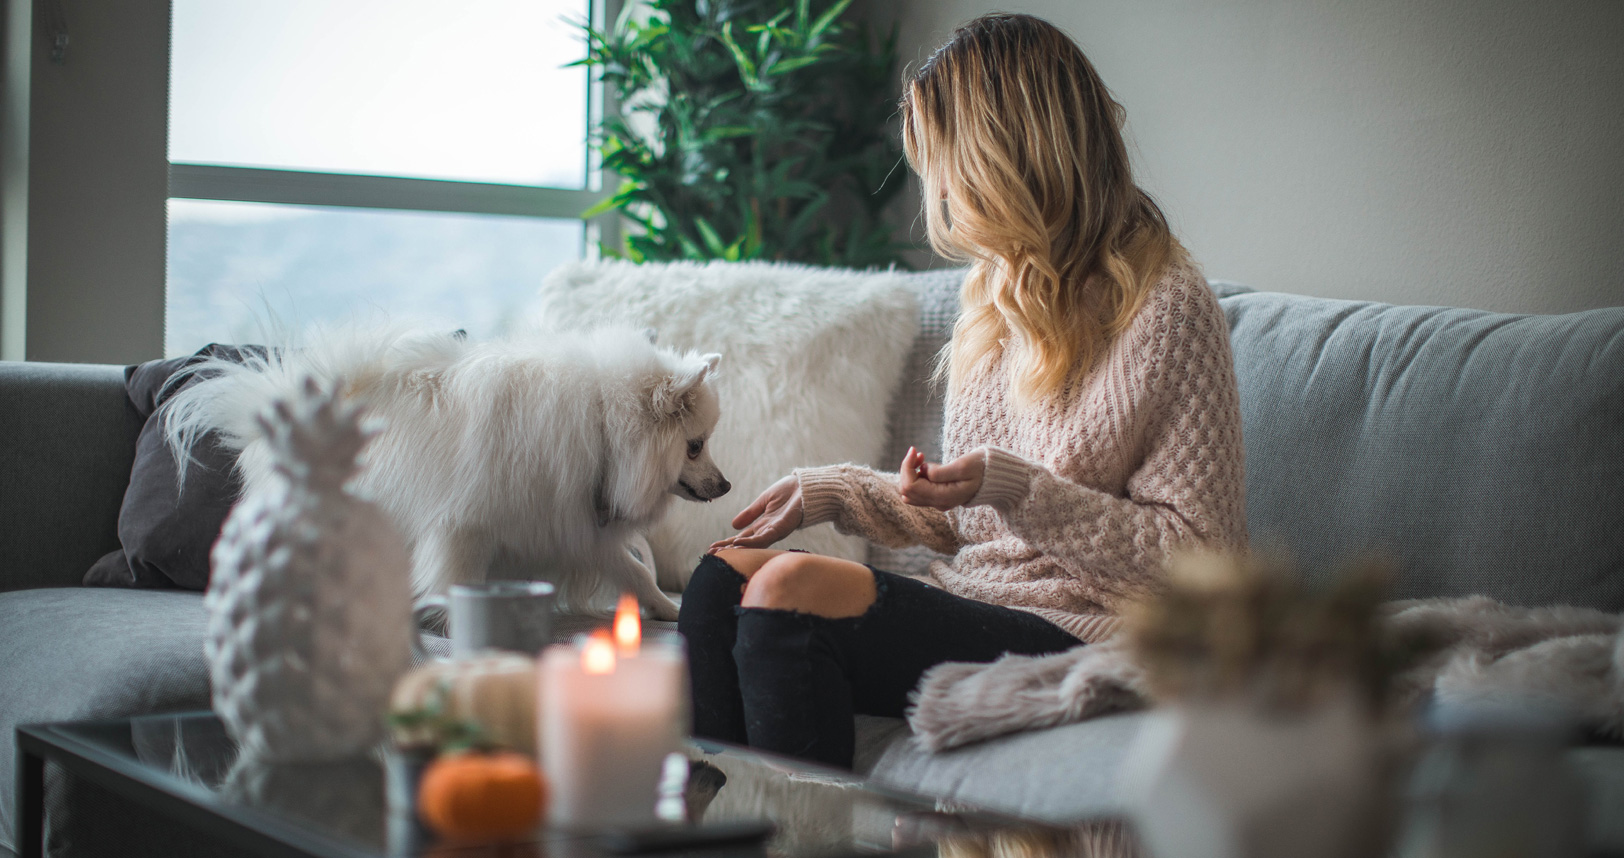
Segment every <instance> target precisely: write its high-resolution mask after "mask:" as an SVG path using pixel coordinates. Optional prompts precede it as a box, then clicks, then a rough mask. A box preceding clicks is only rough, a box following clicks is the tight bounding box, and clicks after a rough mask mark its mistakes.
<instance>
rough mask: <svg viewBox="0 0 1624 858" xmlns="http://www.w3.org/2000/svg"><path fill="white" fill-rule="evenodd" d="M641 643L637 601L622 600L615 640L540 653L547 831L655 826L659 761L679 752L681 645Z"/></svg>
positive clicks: (599, 638)
mask: <svg viewBox="0 0 1624 858" xmlns="http://www.w3.org/2000/svg"><path fill="white" fill-rule="evenodd" d="M641 638H642V630H641V628H640V625H639V623H638V620H637V608H636V602H635V601H633V602H631V603H630V607H627V603H626V602H625V601H624V600H623V601H622V605H621V610H620V611H619V612H618V616H617V617H616V621H615V624H614V635H613V637H611V636H610V635H609V634H608V633H607V632H599V633H597V634H595V635H592V636H591V637H588V638H586V639H585V640H581V641H579V642H577V643H576V644H573V645H560V646H553V647H549V648H548V649H547V650H546V651H544V652H543V653H542V657H541V668H540V670H541V682H540V683H539V686H540V687H539V692H540V697H541V700H540V704H539V706H538V707H537V709H538V713H539V722H540V725H539V726H540V733H541V736H540V738H541V759H542V767H543V769H544V770H545V771H546V773H547V779H548V781H549V782H550V784H551V787H552V799H551V808H552V809H551V817H552V819H551V821H552V823H553V824H554V825H558V826H561V827H565V828H575V829H590V828H610V827H635V826H642V825H649V824H652V823H654V822H655V821H656V814H655V803H656V799H657V795H658V792H659V783H660V774H661V770H662V767H663V766H664V764H665V758H666V756H667V755H669V754H671V753H672V752H674V751H677V750H679V749H680V748H681V746H682V733H683V723H682V722H683V718H682V712H683V708H682V707H683V700H684V695H685V693H686V685H687V683H686V675H685V660H684V657H683V652H682V646H681V643H680V641H676V640H673V641H670V642H664V641H658V642H656V641H651V642H649V643H648V644H644V643H643V642H642V640H641Z"/></svg>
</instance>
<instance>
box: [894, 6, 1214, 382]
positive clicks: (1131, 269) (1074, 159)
mask: <svg viewBox="0 0 1624 858" xmlns="http://www.w3.org/2000/svg"><path fill="white" fill-rule="evenodd" d="M901 110H902V146H903V151H904V153H905V154H906V155H907V158H908V163H909V165H910V166H912V167H913V169H914V171H915V172H916V173H918V174H919V176H920V178H921V180H922V184H923V186H924V196H925V221H926V226H927V229H928V231H929V235H930V243H931V246H932V247H933V248H935V250H936V251H937V252H938V253H940V254H942V255H943V256H946V257H947V258H949V259H954V260H956V261H959V262H965V263H969V265H970V271H969V274H968V275H967V276H966V277H965V280H964V286H963V291H962V294H961V308H960V314H959V319H958V322H957V324H956V325H955V327H954V330H953V340H952V342H951V343H950V344H949V346H948V348H947V349H946V350H944V353H943V357H942V359H941V361H940V362H939V364H938V374H939V375H946V377H947V378H948V379H949V384H950V386H951V387H953V388H955V389H956V388H957V387H958V386H959V385H961V384H962V383H963V382H964V380H965V379H966V378H967V377H968V375H969V374H970V372H971V371H972V370H974V369H975V368H976V366H977V365H979V364H980V363H981V362H982V361H983V360H985V359H987V358H988V357H989V356H995V355H997V354H999V353H1000V351H1001V349H1002V346H1001V344H1000V341H1001V340H1003V339H1005V338H1012V339H1013V340H1014V343H1017V344H1019V345H1020V346H1021V347H1020V348H1019V349H1018V350H1017V351H1016V352H1015V355H1014V362H1013V366H1012V374H1013V378H1012V386H1013V389H1014V393H1015V401H1016V404H1017V405H1030V404H1033V403H1035V402H1037V401H1039V400H1042V399H1044V398H1046V397H1049V396H1053V395H1056V394H1059V393H1060V392H1062V391H1063V390H1064V389H1065V387H1066V385H1067V383H1068V381H1069V380H1070V379H1071V378H1072V377H1073V375H1074V373H1075V372H1077V371H1079V370H1081V369H1086V368H1087V367H1090V366H1092V365H1093V362H1094V360H1095V358H1096V357H1097V356H1098V355H1100V354H1102V353H1103V351H1104V349H1105V347H1106V346H1107V345H1109V343H1110V342H1111V341H1112V339H1114V338H1115V337H1116V336H1118V335H1119V334H1121V333H1122V332H1123V331H1125V330H1126V329H1127V328H1128V326H1129V325H1130V324H1131V323H1132V321H1133V317H1134V315H1135V314H1136V313H1137V312H1138V311H1139V308H1140V306H1141V305H1142V304H1143V303H1144V301H1145V296H1146V295H1147V294H1149V292H1150V290H1151V289H1152V288H1154V287H1155V285H1156V283H1157V281H1158V280H1159V279H1160V278H1161V276H1162V274H1163V272H1165V271H1166V269H1167V267H1168V266H1169V265H1172V264H1176V263H1180V262H1184V261H1186V260H1187V256H1186V254H1185V252H1184V248H1183V247H1182V246H1180V245H1179V243H1178V240H1177V239H1175V238H1174V237H1173V233H1172V231H1171V230H1170V229H1169V228H1168V225H1167V219H1166V218H1165V217H1163V215H1162V212H1161V209H1159V208H1157V206H1156V203H1155V201H1153V200H1152V199H1151V198H1150V196H1149V195H1148V194H1146V193H1145V192H1144V191H1143V190H1141V189H1140V188H1139V187H1138V186H1137V185H1135V184H1134V181H1133V174H1132V171H1131V170H1130V169H1129V166H1128V151H1127V146H1126V144H1125V143H1124V142H1123V140H1122V123H1123V119H1124V111H1123V109H1122V105H1120V104H1118V103H1117V102H1116V100H1115V99H1113V98H1112V97H1111V93H1110V91H1109V90H1107V89H1106V88H1105V84H1104V83H1102V82H1101V81H1100V77H1099V74H1098V73H1097V72H1096V71H1095V70H1094V66H1093V65H1092V64H1091V63H1090V62H1089V61H1088V58H1087V57H1086V56H1084V55H1083V52H1082V50H1081V49H1080V48H1078V47H1077V44H1076V43H1075V42H1073V41H1072V40H1071V39H1070V38H1069V37H1067V36H1066V34H1065V33H1063V32H1061V31H1060V30H1059V29H1058V28H1056V27H1055V26H1054V25H1053V24H1050V23H1048V22H1047V21H1044V20H1042V19H1040V18H1035V17H1032V16H1031V15H1014V14H1002V13H998V14H992V15H986V16H983V17H980V18H977V19H975V20H974V21H971V22H970V23H968V24H966V25H964V26H963V27H961V28H959V29H958V30H957V31H956V32H955V33H954V34H953V37H952V38H951V39H949V40H948V42H947V44H945V45H943V46H942V47H941V48H940V49H939V50H937V51H936V53H935V54H934V55H933V56H931V58H930V59H929V60H927V61H926V62H925V64H924V65H923V66H922V67H921V68H920V69H919V73H918V74H917V75H915V76H914V78H913V79H912V80H911V81H910V82H909V83H908V85H907V86H906V88H905V90H904V92H903V96H902V102H901Z"/></svg>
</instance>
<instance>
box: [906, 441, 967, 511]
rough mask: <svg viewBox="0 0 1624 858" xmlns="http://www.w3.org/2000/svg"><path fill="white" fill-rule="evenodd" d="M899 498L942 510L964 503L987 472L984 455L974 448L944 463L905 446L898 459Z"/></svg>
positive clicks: (913, 503)
mask: <svg viewBox="0 0 1624 858" xmlns="http://www.w3.org/2000/svg"><path fill="white" fill-rule="evenodd" d="M901 471H902V480H901V482H900V486H899V487H900V488H901V489H902V499H903V500H905V501H907V502H908V503H910V504H912V505H914V506H928V507H932V508H934V509H939V510H941V511H943V512H946V511H948V510H950V509H952V508H954V507H956V506H964V505H965V504H967V503H969V502H970V499H971V498H973V497H975V496H976V492H978V491H980V490H981V478H982V477H983V476H984V475H985V474H986V472H987V454H986V453H985V452H984V451H981V450H976V451H973V452H970V453H966V454H964V455H962V456H960V457H958V458H957V459H954V460H953V461H951V462H948V463H947V464H945V465H936V464H932V463H930V462H927V461H925V454H924V453H921V452H919V451H918V450H915V449H914V448H912V447H909V448H908V455H906V456H904V457H903V458H902V469H901Z"/></svg>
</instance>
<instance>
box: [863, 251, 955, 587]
mask: <svg viewBox="0 0 1624 858" xmlns="http://www.w3.org/2000/svg"><path fill="white" fill-rule="evenodd" d="M903 278H904V279H905V280H906V282H907V283H908V286H909V288H911V289H912V290H913V292H914V295H915V296H916V297H917V298H918V300H919V333H918V334H916V335H915V336H914V341H913V346H912V347H911V348H910V349H909V350H908V355H907V358H906V360H905V361H904V363H903V365H902V378H901V380H900V382H899V386H898V387H897V393H896V396H893V397H892V398H891V407H890V411H889V412H888V413H887V432H886V440H885V447H884V452H882V453H881V454H880V459H879V461H878V462H877V463H876V465H877V466H878V467H881V468H895V467H897V466H898V465H901V464H902V457H903V455H904V454H906V453H907V452H908V448H909V447H918V448H919V450H920V452H922V453H924V454H925V457H926V458H927V459H929V460H930V461H932V462H939V461H941V458H942V390H941V387H940V386H939V385H936V384H933V383H932V382H931V377H932V376H933V375H934V373H935V371H936V356H937V355H938V354H940V353H941V351H942V347H943V346H945V345H947V341H948V340H950V339H952V338H953V323H954V322H955V321H957V320H958V318H959V286H960V284H962V283H963V282H964V269H963V268H944V269H937V270H935V271H920V272H916V273H913V274H905V275H903ZM937 557H938V555H937V554H936V553H935V552H933V551H931V550H930V549H928V548H925V547H923V546H917V547H914V548H904V549H892V548H886V547H884V546H880V545H871V546H869V551H868V562H869V563H870V564H871V565H873V566H876V567H878V568H880V569H884V570H886V571H888V572H896V573H899V574H902V575H923V574H925V573H926V572H928V571H929V570H930V562H931V561H932V560H934V559H936V558H937Z"/></svg>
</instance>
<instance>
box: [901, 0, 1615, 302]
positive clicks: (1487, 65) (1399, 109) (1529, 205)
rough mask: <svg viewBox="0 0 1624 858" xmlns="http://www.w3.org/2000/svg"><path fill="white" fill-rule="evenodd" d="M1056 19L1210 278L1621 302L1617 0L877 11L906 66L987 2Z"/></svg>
mask: <svg viewBox="0 0 1624 858" xmlns="http://www.w3.org/2000/svg"><path fill="white" fill-rule="evenodd" d="M995 8H996V9H1003V10H1005V11H1018V12H1030V13H1032V14H1035V15H1039V16H1042V17H1044V18H1047V19H1049V20H1050V21H1053V22H1054V23H1056V24H1058V25H1060V26H1061V27H1062V28H1064V29H1065V30H1066V31H1067V32H1069V33H1070V34H1071V35H1072V36H1073V37H1074V38H1076V39H1077V40H1078V42H1079V43H1080V44H1081V45H1082V46H1083V49H1084V51H1085V52H1087V54H1088V55H1089V57H1090V59H1092V60H1093V61H1094V63H1095V64H1096V66H1097V67H1098V68H1099V70H1100V73H1101V74H1102V75H1103V76H1104V78H1105V81H1106V83H1107V85H1109V86H1110V87H1111V88H1112V89H1113V91H1114V92H1115V93H1116V95H1117V97H1118V100H1120V101H1121V102H1122V103H1123V104H1124V105H1125V106H1126V107H1127V110H1128V118H1129V130H1130V134H1131V142H1132V143H1133V144H1134V145H1135V151H1136V155H1137V159H1136V165H1137V168H1138V170H1139V172H1140V177H1141V180H1142V183H1143V184H1144V185H1145V186H1146V187H1147V188H1148V189H1149V190H1150V191H1151V192H1152V193H1153V194H1154V195H1155V196H1156V197H1157V199H1158V200H1159V201H1160V202H1161V203H1162V206H1163V209H1164V210H1165V211H1166V212H1167V213H1168V215H1169V217H1170V219H1171V220H1172V222H1173V224H1174V226H1175V228H1176V229H1177V230H1178V232H1179V234H1180V235H1181V237H1182V238H1183V239H1184V240H1185V243H1186V244H1187V245H1188V246H1189V247H1190V248H1191V250H1193V251H1194V253H1195V255H1196V257H1197V258H1198V259H1199V260H1200V261H1201V262H1202V263H1203V264H1204V266H1205V268H1206V270H1207V274H1208V276H1210V277H1215V278H1225V279H1233V280H1240V281H1242V282H1245V283H1248V284H1250V285H1253V286H1255V287H1257V288H1261V289H1269V290H1278V291H1285V292H1298V293H1305V294H1313V295H1322V296H1328V297H1338V298H1357V299H1373V300H1381V301H1390V302H1394V303H1404V304H1444V305H1454V306H1468V307H1478V308H1482V309H1489V310H1499V311H1511V312H1540V313H1554V312H1569V311H1573V310H1580V309H1585V308H1590V307H1597V306H1610V305H1620V304H1624V3H1620V2H1618V0H1548V2H1539V3H1532V2H1508V0H1493V1H1492V2H1487V1H1486V0H1223V2H1211V0H1135V2H1129V3H1123V2H1116V0H1007V2H1005V3H1003V4H1001V5H998V6H994V5H991V4H988V3H986V2H978V0H894V2H875V3H873V5H872V7H871V9H872V12H871V13H872V14H875V15H877V16H882V17H883V16H884V15H887V14H895V15H896V16H898V19H899V21H900V26H901V32H900V52H901V55H902V58H903V61H904V62H905V63H911V64H912V65H913V66H914V67H917V65H918V63H920V62H922V61H923V60H924V59H925V58H926V57H927V56H929V54H930V52H931V50H933V49H934V48H935V47H936V46H937V45H939V44H940V43H941V42H942V41H944V40H945V39H946V37H947V36H948V35H949V34H950V33H951V31H952V29H953V27H955V26H956V25H958V24H959V23H962V22H964V21H967V20H969V19H971V18H973V17H975V16H976V15H978V14H981V13H983V12H986V11H990V10H992V9H995Z"/></svg>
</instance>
